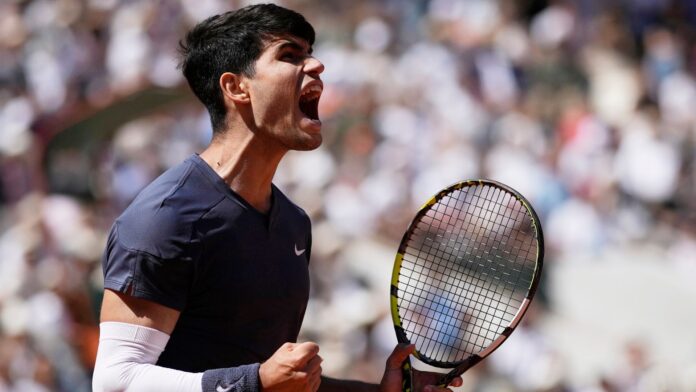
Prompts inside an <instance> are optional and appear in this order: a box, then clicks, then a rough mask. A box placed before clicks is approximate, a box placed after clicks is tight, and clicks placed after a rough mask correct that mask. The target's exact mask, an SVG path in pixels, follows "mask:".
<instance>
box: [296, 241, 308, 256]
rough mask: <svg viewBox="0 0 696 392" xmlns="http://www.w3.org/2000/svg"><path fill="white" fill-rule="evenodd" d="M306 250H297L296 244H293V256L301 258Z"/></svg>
mask: <svg viewBox="0 0 696 392" xmlns="http://www.w3.org/2000/svg"><path fill="white" fill-rule="evenodd" d="M305 250H306V249H297V244H295V255H297V256H302V254H303V253H304V251H305Z"/></svg>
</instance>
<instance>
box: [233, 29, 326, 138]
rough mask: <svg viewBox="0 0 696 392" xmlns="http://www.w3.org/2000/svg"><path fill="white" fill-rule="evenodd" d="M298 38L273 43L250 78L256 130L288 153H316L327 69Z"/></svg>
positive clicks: (247, 80)
mask: <svg viewBox="0 0 696 392" xmlns="http://www.w3.org/2000/svg"><path fill="white" fill-rule="evenodd" d="M311 52H312V49H311V47H310V46H309V44H308V43H307V42H306V41H304V40H302V39H300V38H297V37H293V36H286V37H282V38H276V39H271V40H269V41H268V42H267V43H266V47H265V49H264V51H263V52H262V53H261V56H260V57H259V59H258V60H257V61H256V64H255V73H254V76H253V77H251V78H246V83H247V85H248V92H249V97H250V104H251V111H252V113H253V121H254V128H255V129H256V132H258V134H259V135H263V136H268V137H269V138H271V139H273V140H275V141H277V142H278V143H279V144H280V145H281V146H282V147H284V148H286V149H288V150H312V149H315V148H317V147H319V145H320V144H321V141H322V137H321V121H320V120H319V113H318V106H319V97H320V96H321V92H322V90H323V87H324V86H323V83H322V82H321V80H320V79H319V74H321V73H322V72H323V71H324V65H323V64H322V63H321V62H320V61H319V60H317V59H315V58H314V57H312V56H311Z"/></svg>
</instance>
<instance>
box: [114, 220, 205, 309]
mask: <svg viewBox="0 0 696 392" xmlns="http://www.w3.org/2000/svg"><path fill="white" fill-rule="evenodd" d="M131 226H133V224H132V223H130V224H129V223H128V222H126V223H124V222H122V221H118V220H117V221H116V223H115V224H114V226H113V227H112V229H111V232H110V233H109V238H108V241H107V246H106V250H105V252H104V256H103V259H102V265H103V270H104V288H106V289H111V290H114V291H117V292H121V293H126V294H129V295H131V296H133V297H136V298H141V299H146V300H150V301H153V302H156V303H158V304H161V305H164V306H166V307H169V308H172V309H176V310H179V311H181V310H183V308H184V306H185V305H186V298H187V296H188V293H189V291H190V289H191V286H192V282H193V280H194V277H195V266H194V262H195V260H196V256H195V251H194V250H193V249H194V248H195V246H194V244H193V243H192V241H191V238H190V235H187V234H185V233H186V229H185V228H183V229H182V228H181V227H179V228H176V229H174V230H172V229H171V227H172V225H166V224H161V222H157V220H155V221H153V222H140V225H139V226H138V227H133V228H132V229H130V230H129V227H131ZM143 227H146V229H144V228H143ZM188 233H190V231H189V232H188Z"/></svg>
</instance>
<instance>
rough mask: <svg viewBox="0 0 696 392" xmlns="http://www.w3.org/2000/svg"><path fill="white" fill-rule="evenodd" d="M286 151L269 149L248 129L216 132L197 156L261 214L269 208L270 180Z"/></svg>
mask: <svg viewBox="0 0 696 392" xmlns="http://www.w3.org/2000/svg"><path fill="white" fill-rule="evenodd" d="M283 155H285V151H279V150H277V149H273V148H270V147H269V146H268V144H267V143H263V142H262V140H259V138H258V137H257V136H256V135H255V134H254V133H252V132H251V131H238V132H234V131H233V130H228V131H225V133H224V134H220V135H216V136H215V137H214V138H213V141H212V142H211V143H210V145H209V146H208V147H207V148H206V149H205V150H204V151H203V152H202V153H201V154H200V157H201V158H202V159H203V160H204V161H205V162H206V163H208V165H209V166H210V167H212V168H213V170H215V172H216V173H217V174H218V175H219V176H220V177H221V178H222V179H223V181H225V183H226V184H227V185H228V186H229V187H230V188H231V189H232V190H233V191H235V193H237V194H238V195H239V196H241V197H242V198H243V199H244V200H246V201H247V203H249V204H251V205H252V206H253V207H254V208H256V209H257V210H258V211H260V212H262V213H268V212H269V211H270V209H271V182H272V180H273V176H274V175H275V172H276V169H277V168H278V164H279V163H280V160H281V159H282V158H283Z"/></svg>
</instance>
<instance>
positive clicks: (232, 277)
mask: <svg viewBox="0 0 696 392" xmlns="http://www.w3.org/2000/svg"><path fill="white" fill-rule="evenodd" d="M313 42H314V30H313V28H312V26H311V25H310V24H309V23H308V22H307V21H306V20H305V19H304V18H303V17H302V16H301V15H300V14H298V13H296V12H294V11H291V10H288V9H285V8H282V7H279V6H275V5H269V4H264V5H254V6H249V7H246V8H242V9H240V10H237V11H234V12H228V13H225V14H222V15H217V16H213V17H211V18H209V19H207V20H205V21H203V22H201V23H200V24H198V25H197V26H195V27H194V28H193V29H192V30H191V31H190V32H189V33H188V34H187V36H186V38H185V40H184V41H183V42H182V45H181V46H182V48H181V49H182V50H181V51H182V54H183V61H182V69H183V73H184V75H185V77H186V79H187V80H188V83H189V85H190V86H191V89H192V90H193V92H194V93H195V94H196V96H197V97H198V98H199V99H200V100H201V101H202V103H203V104H204V105H205V107H206V108H207V109H208V111H209V113H210V117H211V121H212V126H213V130H214V132H213V138H212V141H211V143H210V145H209V146H208V147H207V148H206V149H205V150H204V151H203V152H202V153H201V154H200V155H192V156H191V157H189V158H188V159H186V160H185V161H184V162H183V163H181V164H179V165H178V166H175V167H173V168H171V169H170V170H168V171H166V172H165V173H164V174H163V175H161V176H160V177H159V178H157V179H156V180H155V181H154V182H153V183H151V184H150V185H149V186H147V187H146V188H145V189H144V190H143V191H142V192H141V193H140V194H139V195H138V197H137V198H136V199H135V200H134V201H133V203H132V204H131V205H130V206H129V207H128V208H127V209H126V210H125V211H124V212H123V214H122V215H121V216H120V217H119V218H117V219H116V222H115V223H114V225H113V227H112V229H111V232H110V234H109V238H108V242H107V246H106V250H105V253H104V258H103V268H104V288H105V291H104V300H103V303H102V310H101V325H100V341H99V351H98V355H97V362H96V368H95V371H94V377H93V388H94V391H96V392H103V391H135V392H138V391H168V392H177V391H205V392H226V391H259V390H263V391H316V390H318V389H321V390H323V391H385V392H386V391H400V390H401V371H400V366H401V363H402V362H403V361H404V360H405V358H406V357H407V356H408V355H409V353H410V352H411V351H412V350H413V347H412V346H397V347H396V349H395V350H394V352H393V353H392V354H391V356H390V357H389V358H388V360H387V366H386V370H385V373H384V376H383V379H382V382H381V384H380V385H373V384H367V383H362V382H357V381H347V380H335V379H330V378H326V377H322V376H321V362H322V359H321V357H320V356H319V354H318V353H319V347H318V346H317V345H316V344H315V343H312V342H304V343H296V340H297V336H298V333H299V331H300V326H301V324H302V319H303V316H304V313H305V308H306V305H307V300H308V297H309V274H308V263H309V259H310V254H311V245H312V240H311V227H310V221H309V218H308V217H307V215H306V214H305V212H304V211H303V210H302V209H301V208H299V207H298V206H296V205H295V204H293V203H292V202H291V201H290V200H289V199H288V198H287V197H286V196H285V195H284V194H283V193H282V192H281V191H280V190H279V189H278V188H276V187H275V186H274V185H273V183H272V179H273V175H274V173H275V171H276V168H277V166H278V164H279V162H280V160H281V159H282V158H283V156H284V155H285V153H286V152H288V151H290V150H312V149H315V148H317V147H318V146H319V145H320V144H321V142H322V135H321V121H320V120H319V115H318V103H319V97H320V96H321V93H322V89H323V85H322V81H321V79H320V77H319V75H320V74H321V73H322V71H323V70H324V65H323V64H322V63H321V62H319V61H318V60H317V59H316V58H314V57H312V44H313ZM433 377H434V376H433ZM433 380H434V378H433ZM460 384H461V379H457V380H456V381H455V383H454V384H453V385H460ZM320 386H321V387H320ZM432 390H433V391H438V390H442V391H445V390H446V389H444V388H435V387H432Z"/></svg>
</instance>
